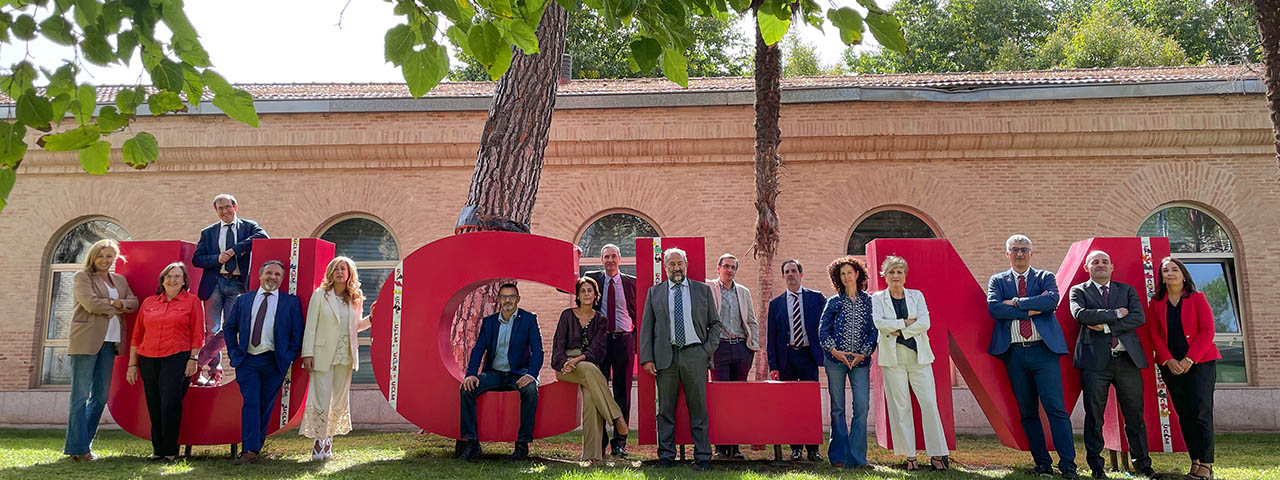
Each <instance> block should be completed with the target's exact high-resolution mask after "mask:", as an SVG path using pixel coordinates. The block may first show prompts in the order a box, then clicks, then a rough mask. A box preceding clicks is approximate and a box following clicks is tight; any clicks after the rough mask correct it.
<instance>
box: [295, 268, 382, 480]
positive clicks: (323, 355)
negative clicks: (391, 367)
mask: <svg viewBox="0 0 1280 480" xmlns="http://www.w3.org/2000/svg"><path fill="white" fill-rule="evenodd" d="M363 302H364V293H363V292H361V291H360V278H359V276H358V275H357V274H356V264H355V262H354V261H352V260H351V259H350V258H347V257H337V258H334V259H333V261H331V262H329V266H328V268H325V272H324V281H323V282H322V283H321V284H320V288H318V289H316V291H315V293H314V294H312V295H311V302H310V304H309V305H308V307H307V326H306V328H305V329H304V330H303V334H302V366H303V368H306V369H307V370H309V371H310V372H311V382H310V384H309V385H308V386H307V409H306V412H305V413H303V416H302V427H301V428H299V429H298V431H299V433H300V434H302V436H304V437H307V438H311V439H313V440H314V441H313V443H312V446H311V459H312V460H325V459H328V458H331V457H332V456H333V436H334V435H343V434H346V433H348V432H350V431H351V410H350V398H349V397H350V395H349V393H350V390H351V372H353V371H355V370H358V369H359V368H360V348H359V345H358V342H357V337H356V334H357V333H359V332H361V331H364V330H367V329H368V328H369V326H370V324H369V318H368V317H364V316H363V313H364V304H363Z"/></svg>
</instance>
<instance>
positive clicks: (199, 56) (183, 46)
mask: <svg viewBox="0 0 1280 480" xmlns="http://www.w3.org/2000/svg"><path fill="white" fill-rule="evenodd" d="M173 50H174V51H175V52H178V58H180V59H182V63H186V64H190V65H194V66H197V67H207V66H209V65H210V62H209V52H206V51H205V50H204V47H203V46H201V45H200V42H198V41H196V40H193V39H185V38H184V39H180V40H176V41H174V42H173Z"/></svg>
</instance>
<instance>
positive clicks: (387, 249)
mask: <svg viewBox="0 0 1280 480" xmlns="http://www.w3.org/2000/svg"><path fill="white" fill-rule="evenodd" d="M320 239H321V240H325V241H329V242H333V244H334V245H335V246H336V251H335V255H338V256H346V257H351V259H352V260H355V261H356V270H358V271H359V272H360V290H361V291H363V292H364V297H365V298H364V312H365V314H366V315H368V314H369V309H370V308H371V307H372V306H373V302H374V301H376V300H377V299H378V292H380V291H381V290H382V284H383V282H385V281H386V280H387V276H388V275H391V273H392V272H393V271H395V269H396V264H397V263H399V262H400V249H399V247H398V246H397V244H396V239H395V237H393V236H392V235H391V230H390V229H388V228H387V227H386V226H385V225H383V224H382V222H380V221H378V220H376V219H374V218H372V217H369V216H348V217H345V218H342V219H339V220H338V221H336V222H334V223H333V224H331V225H329V226H328V227H327V228H325V229H324V230H323V231H322V232H321V233H320ZM359 342H360V370H358V371H356V372H355V374H354V376H353V377H352V379H351V381H352V383H376V380H375V378H374V376H373V364H372V363H371V362H372V360H371V356H370V353H369V350H370V348H369V345H370V342H371V337H370V332H369V330H365V331H363V332H360V338H359Z"/></svg>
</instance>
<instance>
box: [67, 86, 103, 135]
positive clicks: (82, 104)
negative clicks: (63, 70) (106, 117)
mask: <svg viewBox="0 0 1280 480" xmlns="http://www.w3.org/2000/svg"><path fill="white" fill-rule="evenodd" d="M97 106H98V89H96V88H93V85H81V86H80V88H77V89H76V103H75V104H74V105H72V106H71V113H72V114H74V115H75V116H76V121H77V122H79V123H80V126H82V127H83V126H85V125H88V124H89V119H91V118H93V109H94V107H97Z"/></svg>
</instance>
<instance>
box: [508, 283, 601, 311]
mask: <svg viewBox="0 0 1280 480" xmlns="http://www.w3.org/2000/svg"><path fill="white" fill-rule="evenodd" d="M586 284H590V285H591V288H592V289H593V290H595V291H596V300H595V302H592V304H591V308H599V307H600V284H598V283H596V279H594V278H591V277H582V278H579V279H578V281H576V282H573V304H574V305H577V306H579V307H581V306H582V300H581V299H579V298H578V293H579V292H581V291H582V286H583V285H586ZM516 291H517V292H519V290H516Z"/></svg>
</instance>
